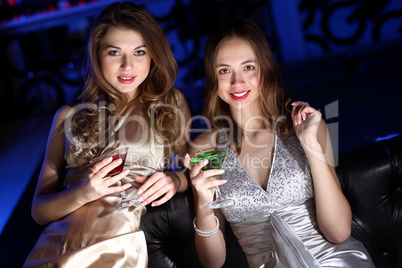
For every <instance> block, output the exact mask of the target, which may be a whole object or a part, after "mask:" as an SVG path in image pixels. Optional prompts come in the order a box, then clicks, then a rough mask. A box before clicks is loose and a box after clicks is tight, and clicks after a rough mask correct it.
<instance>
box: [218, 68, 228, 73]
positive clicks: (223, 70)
mask: <svg viewBox="0 0 402 268" xmlns="http://www.w3.org/2000/svg"><path fill="white" fill-rule="evenodd" d="M228 73H229V70H228V69H220V70H219V74H228Z"/></svg>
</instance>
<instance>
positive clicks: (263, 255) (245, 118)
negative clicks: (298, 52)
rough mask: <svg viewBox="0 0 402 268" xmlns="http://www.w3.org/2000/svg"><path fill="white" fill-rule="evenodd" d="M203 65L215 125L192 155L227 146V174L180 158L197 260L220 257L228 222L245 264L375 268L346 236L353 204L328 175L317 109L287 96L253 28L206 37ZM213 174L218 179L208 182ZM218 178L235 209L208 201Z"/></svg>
mask: <svg viewBox="0 0 402 268" xmlns="http://www.w3.org/2000/svg"><path fill="white" fill-rule="evenodd" d="M205 70H206V76H207V85H206V92H207V95H206V101H205V103H206V107H205V116H206V120H209V122H210V123H211V124H212V126H213V128H212V129H211V130H209V131H206V132H204V133H202V134H200V135H199V136H198V137H197V138H196V139H195V140H194V141H193V143H192V144H191V146H190V149H189V153H190V154H191V153H193V152H195V151H197V150H199V149H200V148H203V147H205V148H206V147H211V146H218V147H219V146H229V147H230V148H231V149H230V150H229V152H228V155H227V160H226V162H228V163H230V168H227V169H225V171H223V170H219V169H216V170H208V171H204V172H200V170H201V168H202V167H203V166H204V165H206V163H205V162H200V163H198V164H197V165H195V166H194V167H190V166H189V165H187V166H188V167H189V168H190V169H191V170H190V177H191V181H192V185H193V190H194V197H195V208H196V218H195V220H194V228H195V231H196V235H195V241H196V248H197V252H198V255H199V258H200V260H201V262H202V264H203V265H204V266H205V267H221V266H222V265H223V264H224V262H225V258H226V248H225V237H224V233H225V232H224V226H225V224H224V221H225V220H227V221H229V222H230V224H231V227H232V229H233V231H234V233H235V235H236V237H237V238H238V241H239V243H240V245H241V247H242V249H243V251H244V252H245V253H246V257H247V260H248V263H249V266H250V267H373V263H372V260H371V258H370V256H369V254H368V253H367V251H366V249H365V248H364V246H363V245H362V243H360V242H359V241H357V240H355V239H353V238H352V237H351V236H350V234H351V221H352V214H351V209H350V206H349V204H348V201H347V199H346V198H345V196H344V195H343V193H342V189H341V186H340V184H339V181H338V178H337V176H336V173H335V168H334V160H333V153H332V145H331V140H330V137H329V134H328V128H327V125H326V123H325V122H324V120H323V119H322V118H321V114H320V112H319V111H317V110H316V109H314V108H312V107H310V106H309V105H308V103H305V102H301V101H294V100H293V99H292V97H291V96H290V95H289V94H288V93H287V91H286V90H285V88H284V86H283V81H282V78H281V74H280V71H279V68H278V66H277V63H276V62H275V59H274V56H273V54H272V52H271V50H270V47H269V45H268V42H267V41H266V38H265V36H264V35H263V33H262V32H261V31H260V29H259V28H258V27H257V26H256V25H255V24H254V23H253V22H251V21H249V20H245V19H241V20H234V21H230V22H227V23H226V24H224V25H222V26H221V27H220V28H219V29H217V30H216V31H215V32H214V33H212V34H211V35H210V37H209V39H208V41H207V44H206V50H205ZM186 157H187V158H188V155H187V156H186ZM187 161H188V159H187ZM222 173H223V174H222ZM218 174H222V178H223V179H222V180H206V179H207V178H208V177H212V176H216V175H218ZM217 185H220V186H221V192H222V195H223V196H224V197H226V198H230V199H232V200H234V205H233V206H230V207H225V208H222V209H215V210H214V209H210V208H208V203H209V202H211V200H212V199H213V196H214V187H215V186H217Z"/></svg>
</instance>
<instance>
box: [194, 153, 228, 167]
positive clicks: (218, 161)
mask: <svg viewBox="0 0 402 268" xmlns="http://www.w3.org/2000/svg"><path fill="white" fill-rule="evenodd" d="M226 154H227V152H226V151H223V150H214V151H211V152H205V153H202V152H201V153H198V154H196V155H195V156H193V157H191V159H190V162H191V163H192V164H193V165H195V164H197V163H198V162H200V161H202V160H204V159H208V164H207V165H206V166H204V167H203V168H202V169H201V170H202V171H205V170H208V169H219V168H221V167H222V165H223V162H224V161H225V157H226Z"/></svg>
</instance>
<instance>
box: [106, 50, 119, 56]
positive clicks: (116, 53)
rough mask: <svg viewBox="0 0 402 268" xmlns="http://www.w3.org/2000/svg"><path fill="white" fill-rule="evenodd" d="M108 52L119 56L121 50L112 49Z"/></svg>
mask: <svg viewBox="0 0 402 268" xmlns="http://www.w3.org/2000/svg"><path fill="white" fill-rule="evenodd" d="M108 54H109V55H112V56H118V55H119V52H118V51H116V50H112V51H109V53H108Z"/></svg>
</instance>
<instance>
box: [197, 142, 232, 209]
mask: <svg viewBox="0 0 402 268" xmlns="http://www.w3.org/2000/svg"><path fill="white" fill-rule="evenodd" d="M227 153H228V149H227V148H224V149H220V150H219V149H216V148H209V149H206V150H201V151H199V152H196V153H195V154H193V155H191V157H190V163H191V164H192V165H195V164H197V163H198V162H201V161H202V160H204V159H208V164H206V165H205V166H204V167H203V168H202V169H201V171H206V170H210V169H222V168H223V163H224V162H225V160H226V155H227ZM220 177H221V176H220V175H217V176H212V177H209V178H210V179H209V180H211V179H214V180H219V179H220ZM206 181H208V180H206ZM233 205H234V201H233V200H232V199H227V198H223V197H222V194H221V190H220V188H219V186H215V201H213V202H211V203H209V205H208V206H209V207H210V208H212V209H216V208H223V207H227V206H233Z"/></svg>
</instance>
